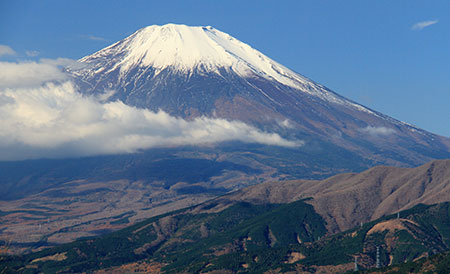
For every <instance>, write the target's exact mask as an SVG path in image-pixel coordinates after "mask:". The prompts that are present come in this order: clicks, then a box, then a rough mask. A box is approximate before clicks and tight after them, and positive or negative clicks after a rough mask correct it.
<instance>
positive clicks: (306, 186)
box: [223, 160, 450, 231]
mask: <svg viewBox="0 0 450 274" xmlns="http://www.w3.org/2000/svg"><path fill="white" fill-rule="evenodd" d="M306 197H312V198H313V200H311V201H310V202H309V203H311V204H312V205H313V206H314V208H315V210H316V211H317V212H318V213H319V214H320V215H321V216H323V217H324V218H325V220H326V222H327V223H328V229H329V230H330V231H343V230H346V229H349V228H351V227H354V226H357V225H358V224H359V223H360V222H368V221H370V220H374V219H377V218H380V217H381V216H384V215H387V214H392V213H395V212H397V211H400V210H404V209H407V208H411V207H413V206H415V205H417V204H419V203H424V204H433V203H440V202H447V201H450V160H436V161H433V162H430V163H427V164H425V165H422V166H419V167H416V168H397V167H385V166H378V167H374V168H371V169H369V170H366V171H364V172H361V173H348V174H339V175H336V176H333V177H331V178H328V179H325V180H322V181H306V180H299V181H285V182H268V183H263V184H260V185H256V186H252V187H249V188H246V189H243V190H241V191H239V192H236V193H233V194H229V195H226V196H224V197H223V199H226V200H236V201H247V202H252V203H267V202H270V203H283V202H290V201H295V200H298V199H302V198H306ZM343 201H345V202H343Z"/></svg>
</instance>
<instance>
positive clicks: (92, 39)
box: [80, 34, 108, 41]
mask: <svg viewBox="0 0 450 274" xmlns="http://www.w3.org/2000/svg"><path fill="white" fill-rule="evenodd" d="M80 37H81V38H83V39H86V40H91V41H108V39H106V38H103V37H100V36H95V35H90V34H88V35H86V34H84V35H81V36H80Z"/></svg>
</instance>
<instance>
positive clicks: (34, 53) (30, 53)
mask: <svg viewBox="0 0 450 274" xmlns="http://www.w3.org/2000/svg"><path fill="white" fill-rule="evenodd" d="M25 54H26V55H27V56H28V57H36V56H38V55H39V54H40V52H39V51H37V50H27V51H25Z"/></svg>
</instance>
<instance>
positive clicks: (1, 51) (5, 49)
mask: <svg viewBox="0 0 450 274" xmlns="http://www.w3.org/2000/svg"><path fill="white" fill-rule="evenodd" d="M15 54H16V52H15V51H14V50H13V49H12V48H10V47H9V46H6V45H0V56H3V55H15Z"/></svg>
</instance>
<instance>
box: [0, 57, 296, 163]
mask: <svg viewBox="0 0 450 274" xmlns="http://www.w3.org/2000/svg"><path fill="white" fill-rule="evenodd" d="M0 66H3V68H8V71H5V70H4V69H2V68H1V67H0V127H1V128H2V130H1V131H0V160H20V159H30V158H42V157H49V158H52V157H77V156H90V155H100V154H116V153H132V152H136V151H139V150H142V149H148V148H152V147H173V146H181V145H202V144H211V143H217V142H223V141H231V140H238V141H242V142H250V143H261V144H267V145H277V146H285V147H295V146H300V145H302V142H301V141H289V140H286V139H283V138H282V137H280V136H279V135H278V134H276V133H267V132H263V131H261V130H258V129H257V128H255V127H252V126H249V125H247V124H245V123H243V122H240V121H227V120H224V119H213V118H206V117H200V118H197V119H194V120H189V121H187V120H184V119H181V118H176V117H173V116H170V115H169V114H167V113H165V112H164V111H159V112H152V111H150V110H147V109H138V108H135V107H131V106H128V105H125V104H124V103H122V102H120V101H115V102H104V101H102V99H101V98H102V96H97V97H90V96H85V95H82V94H81V93H80V92H78V91H77V88H76V86H75V85H74V84H73V83H72V82H71V81H70V79H69V78H68V77H67V75H65V74H64V73H63V72H61V71H58V68H57V66H56V65H54V64H50V63H49V62H45V63H43V62H39V63H5V62H3V63H0ZM36 69H38V70H41V71H40V72H38V71H36ZM20 72H22V74H21V73H20Z"/></svg>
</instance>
